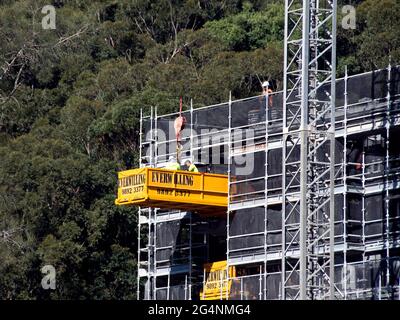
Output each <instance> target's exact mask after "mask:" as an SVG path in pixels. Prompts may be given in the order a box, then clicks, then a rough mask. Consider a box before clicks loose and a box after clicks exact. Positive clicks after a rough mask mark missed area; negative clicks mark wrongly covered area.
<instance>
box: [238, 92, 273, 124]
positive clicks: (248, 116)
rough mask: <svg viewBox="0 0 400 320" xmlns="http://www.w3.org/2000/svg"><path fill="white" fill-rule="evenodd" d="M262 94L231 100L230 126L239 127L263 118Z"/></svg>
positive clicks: (263, 102) (263, 101) (263, 103)
mask: <svg viewBox="0 0 400 320" xmlns="http://www.w3.org/2000/svg"><path fill="white" fill-rule="evenodd" d="M265 104H266V100H265V97H264V96H259V97H253V98H249V99H245V100H240V101H234V102H232V111H231V116H232V120H231V124H232V127H241V126H246V125H249V124H254V123H257V122H260V121H264V120H265Z"/></svg>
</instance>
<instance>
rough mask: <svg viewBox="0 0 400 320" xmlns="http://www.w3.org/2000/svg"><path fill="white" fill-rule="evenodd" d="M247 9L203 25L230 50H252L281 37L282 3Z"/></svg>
mask: <svg viewBox="0 0 400 320" xmlns="http://www.w3.org/2000/svg"><path fill="white" fill-rule="evenodd" d="M246 8H247V10H246V11H244V12H242V13H239V14H237V15H234V16H230V17H227V18H225V19H222V20H218V21H210V22H207V23H206V25H205V27H206V29H207V30H209V32H210V33H211V34H212V35H213V36H214V37H216V38H217V39H218V40H219V41H221V42H222V43H224V44H225V45H226V47H227V48H228V49H230V50H252V49H256V48H260V47H263V46H265V45H267V44H268V43H270V42H275V41H281V40H282V39H283V31H284V30H283V27H284V10H283V4H271V5H270V6H268V9H266V10H264V11H260V12H253V11H251V6H249V5H248V6H247V7H246Z"/></svg>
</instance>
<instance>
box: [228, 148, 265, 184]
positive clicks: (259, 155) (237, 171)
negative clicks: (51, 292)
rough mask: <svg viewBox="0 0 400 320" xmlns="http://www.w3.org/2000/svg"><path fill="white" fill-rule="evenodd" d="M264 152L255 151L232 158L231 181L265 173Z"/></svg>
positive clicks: (255, 176)
mask: <svg viewBox="0 0 400 320" xmlns="http://www.w3.org/2000/svg"><path fill="white" fill-rule="evenodd" d="M264 164H265V152H263V151H260V152H255V153H252V154H249V155H245V156H235V157H233V159H232V165H231V174H232V180H233V181H235V180H236V181H240V180H248V179H252V178H257V177H264V175H265V166H264Z"/></svg>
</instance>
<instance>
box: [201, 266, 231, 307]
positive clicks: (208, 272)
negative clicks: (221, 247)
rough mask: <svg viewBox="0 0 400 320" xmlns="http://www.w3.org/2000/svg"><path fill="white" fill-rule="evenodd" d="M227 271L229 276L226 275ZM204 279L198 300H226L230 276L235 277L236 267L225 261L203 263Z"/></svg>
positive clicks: (229, 292) (229, 288) (229, 286)
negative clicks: (228, 265) (228, 264)
mask: <svg viewBox="0 0 400 320" xmlns="http://www.w3.org/2000/svg"><path fill="white" fill-rule="evenodd" d="M227 271H228V272H229V277H227ZM204 274H205V281H204V284H203V289H202V290H201V291H200V300H221V299H222V300H226V299H227V298H228V299H229V298H230V294H231V288H232V278H234V277H236V269H235V267H234V266H230V267H229V270H227V262H226V261H217V262H212V263H207V264H205V265H204Z"/></svg>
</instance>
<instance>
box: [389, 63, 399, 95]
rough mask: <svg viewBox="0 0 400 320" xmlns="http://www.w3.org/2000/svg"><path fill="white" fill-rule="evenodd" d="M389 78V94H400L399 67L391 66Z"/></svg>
mask: <svg viewBox="0 0 400 320" xmlns="http://www.w3.org/2000/svg"><path fill="white" fill-rule="evenodd" d="M390 79H391V81H390V91H391V92H390V94H391V95H397V94H400V67H395V68H392V70H391V75H390Z"/></svg>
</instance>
